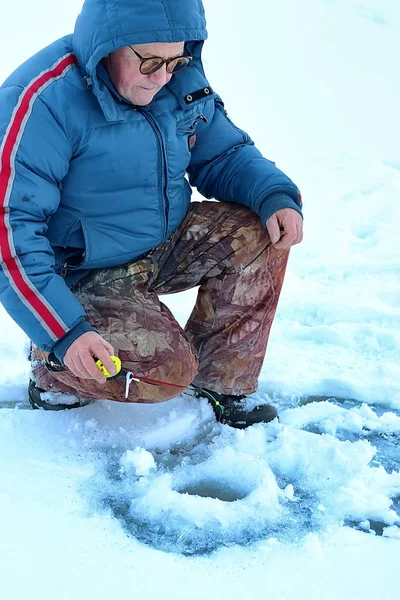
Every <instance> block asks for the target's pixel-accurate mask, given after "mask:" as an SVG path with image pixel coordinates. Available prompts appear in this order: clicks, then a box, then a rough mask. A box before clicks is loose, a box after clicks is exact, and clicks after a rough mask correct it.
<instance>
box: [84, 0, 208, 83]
mask: <svg viewBox="0 0 400 600" xmlns="http://www.w3.org/2000/svg"><path fill="white" fill-rule="evenodd" d="M205 39H207V30H206V20H205V15H204V7H203V3H202V0H86V1H85V3H84V5H83V8H82V12H81V13H80V15H79V16H78V19H77V21H76V25H75V31H74V35H73V49H74V52H75V54H76V56H77V58H78V60H79V64H80V65H81V67H82V69H83V70H84V71H85V73H86V75H87V76H89V77H91V78H92V77H95V76H96V67H97V65H98V63H99V62H100V61H101V59H102V58H104V57H105V56H106V55H107V54H110V52H113V51H114V50H118V49H119V48H122V47H123V46H128V45H129V44H148V43H154V42H190V41H202V40H205ZM191 46H192V45H191ZM196 46H197V49H198V52H201V46H202V44H199V45H196Z"/></svg>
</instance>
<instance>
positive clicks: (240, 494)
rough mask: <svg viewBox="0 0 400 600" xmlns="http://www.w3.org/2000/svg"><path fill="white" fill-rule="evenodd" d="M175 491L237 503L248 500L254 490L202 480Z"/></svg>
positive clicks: (223, 482)
mask: <svg viewBox="0 0 400 600" xmlns="http://www.w3.org/2000/svg"><path fill="white" fill-rule="evenodd" d="M175 491H177V492H179V493H180V494H189V495H190V496H200V497H201V498H214V499H218V500H222V501H223V502H235V501H236V500H243V499H244V498H246V497H247V496H248V495H249V494H250V492H251V491H252V489H246V488H241V489H240V488H238V487H237V485H235V482H232V481H226V480H225V481H224V480H218V479H212V478H210V479H201V480H199V481H192V482H190V483H188V484H186V485H184V486H183V487H181V488H178V489H176V490H175Z"/></svg>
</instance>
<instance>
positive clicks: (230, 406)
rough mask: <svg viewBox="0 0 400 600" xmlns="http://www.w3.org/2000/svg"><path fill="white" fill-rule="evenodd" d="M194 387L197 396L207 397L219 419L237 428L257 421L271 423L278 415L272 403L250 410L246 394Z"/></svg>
mask: <svg viewBox="0 0 400 600" xmlns="http://www.w3.org/2000/svg"><path fill="white" fill-rule="evenodd" d="M193 388H194V390H195V392H194V395H195V397H196V398H207V400H208V401H209V403H210V404H211V406H212V407H213V410H214V413H215V416H216V418H217V421H219V422H220V423H224V424H225V425H229V426H230V427H235V428H236V429H245V428H246V427H250V425H254V424H255V423H269V422H270V421H273V420H274V419H275V418H276V417H277V416H278V413H277V412H276V410H275V408H274V407H273V406H271V404H260V406H256V407H255V408H253V410H251V411H249V412H248V411H246V410H245V406H244V403H243V402H242V400H243V399H244V398H246V396H243V395H242V396H232V395H229V394H217V392H213V391H211V390H206V389H205V388H199V387H195V386H193Z"/></svg>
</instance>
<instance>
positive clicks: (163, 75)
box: [149, 65, 172, 87]
mask: <svg viewBox="0 0 400 600" xmlns="http://www.w3.org/2000/svg"><path fill="white" fill-rule="evenodd" d="M149 77H150V79H151V81H152V82H153V83H156V84H157V85H158V86H160V87H162V86H163V85H165V84H166V83H168V81H169V80H170V79H171V77H172V75H171V74H170V73H167V65H163V66H162V67H161V69H158V71H156V72H155V73H152V74H151V75H149Z"/></svg>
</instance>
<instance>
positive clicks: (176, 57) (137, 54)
mask: <svg viewBox="0 0 400 600" xmlns="http://www.w3.org/2000/svg"><path fill="white" fill-rule="evenodd" d="M128 45H129V48H130V49H131V50H132V52H134V53H135V54H136V56H137V57H138V59H139V60H140V66H139V71H140V72H141V74H142V75H153V73H157V71H159V70H160V69H162V68H163V66H164V65H167V67H166V69H167V73H168V74H169V75H174V73H179V71H183V69H185V68H186V67H188V66H189V64H190V61H191V60H193V56H192V55H191V54H190V52H188V53H187V55H184V54H182V55H181V56H175V58H167V59H165V58H162V56H148V57H147V58H143V56H140V54H139V52H137V51H136V50H135V48H133V47H132V46H131V45H130V44H128ZM154 58H157V59H158V60H161V63H160V66H159V67H157V68H156V69H155V70H154V71H151V73H143V72H142V65H143V63H144V62H146V61H147V60H153V59H154ZM180 58H187V59H188V60H189V62H187V63H186V65H184V66H183V67H182V68H181V69H178V71H172V73H170V72H169V71H168V65H169V64H170V63H172V62H174V60H179V59H180Z"/></svg>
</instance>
